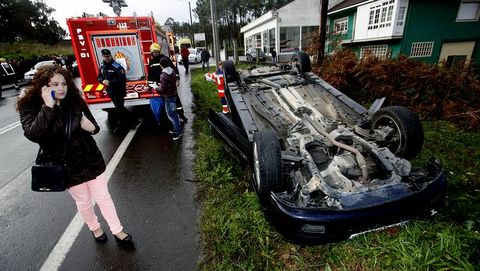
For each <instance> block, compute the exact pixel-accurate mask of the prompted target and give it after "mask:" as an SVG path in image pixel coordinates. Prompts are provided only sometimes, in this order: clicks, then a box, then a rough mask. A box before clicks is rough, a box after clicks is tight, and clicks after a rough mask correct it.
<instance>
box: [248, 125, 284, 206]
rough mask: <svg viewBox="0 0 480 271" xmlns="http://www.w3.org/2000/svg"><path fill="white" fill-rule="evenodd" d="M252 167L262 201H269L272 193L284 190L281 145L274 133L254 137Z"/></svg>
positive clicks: (260, 133)
mask: <svg viewBox="0 0 480 271" xmlns="http://www.w3.org/2000/svg"><path fill="white" fill-rule="evenodd" d="M252 166H253V184H254V186H255V189H256V191H257V194H258V196H259V198H260V199H261V200H264V199H267V198H268V196H269V194H270V192H271V191H274V192H278V191H281V190H282V189H283V188H284V185H283V182H282V155H281V152H280V143H279V141H278V137H277V134H276V133H275V132H274V131H272V130H264V131H258V132H256V133H255V134H254V135H253V150H252Z"/></svg>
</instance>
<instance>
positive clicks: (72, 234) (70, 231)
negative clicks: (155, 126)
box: [40, 126, 138, 271]
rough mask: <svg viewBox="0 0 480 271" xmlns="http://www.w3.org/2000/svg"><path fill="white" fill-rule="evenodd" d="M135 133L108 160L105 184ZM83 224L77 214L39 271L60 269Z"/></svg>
mask: <svg viewBox="0 0 480 271" xmlns="http://www.w3.org/2000/svg"><path fill="white" fill-rule="evenodd" d="M137 128H138V126H137ZM136 132H137V129H135V130H130V132H128V134H127V135H126V136H125V138H124V139H123V141H122V143H121V144H120V146H119V147H118V148H117V151H116V152H115V154H114V155H113V156H112V159H110V161H109V162H108V165H107V169H106V170H105V175H106V178H107V182H108V181H109V180H110V177H111V176H112V174H113V172H114V171H115V168H116V167H117V165H118V163H119V162H120V160H121V159H122V156H123V154H125V151H126V150H127V148H128V145H130V142H131V141H132V139H133V136H135V133H136ZM94 204H95V203H94ZM83 224H84V223H83V219H82V217H81V216H80V214H79V213H78V212H77V214H76V215H75V217H73V219H72V221H71V222H70V224H69V225H68V227H67V229H66V230H65V232H63V234H62V237H60V240H58V242H57V244H56V245H55V247H54V248H53V250H52V251H51V252H50V255H49V256H48V258H47V259H46V260H45V262H44V263H43V265H42V267H41V268H40V271H53V270H58V268H60V265H61V264H62V262H63V260H65V256H66V255H67V253H68V251H69V250H70V248H71V247H72V245H73V242H75V240H76V239H77V237H78V234H79V233H80V230H81V229H82V227H83Z"/></svg>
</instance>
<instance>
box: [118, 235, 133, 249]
mask: <svg viewBox="0 0 480 271" xmlns="http://www.w3.org/2000/svg"><path fill="white" fill-rule="evenodd" d="M114 236H115V240H116V241H117V243H118V245H119V246H121V247H123V248H134V247H135V245H134V244H133V241H132V239H133V238H132V236H131V235H130V234H129V233H127V236H126V237H125V238H123V239H120V238H118V237H117V236H116V235H114Z"/></svg>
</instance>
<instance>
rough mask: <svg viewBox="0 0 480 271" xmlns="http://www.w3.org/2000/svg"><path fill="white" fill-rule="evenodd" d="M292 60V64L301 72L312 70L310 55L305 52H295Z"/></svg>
mask: <svg viewBox="0 0 480 271" xmlns="http://www.w3.org/2000/svg"><path fill="white" fill-rule="evenodd" d="M290 62H291V64H292V66H293V67H296V68H297V70H298V71H299V72H300V73H304V72H311V71H312V65H311V63H310V57H309V56H308V54H307V53H305V52H298V53H296V54H294V55H293V57H292V59H291V61H290Z"/></svg>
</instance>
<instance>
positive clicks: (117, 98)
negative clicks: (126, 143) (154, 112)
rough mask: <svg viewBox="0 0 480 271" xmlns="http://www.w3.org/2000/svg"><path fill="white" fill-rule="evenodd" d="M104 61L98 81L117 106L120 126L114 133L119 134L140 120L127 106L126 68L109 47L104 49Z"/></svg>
mask: <svg viewBox="0 0 480 271" xmlns="http://www.w3.org/2000/svg"><path fill="white" fill-rule="evenodd" d="M102 57H103V63H102V65H101V67H100V69H99V71H98V82H100V83H101V84H103V85H104V86H105V87H106V90H107V93H108V96H109V97H110V99H111V100H112V103H113V105H114V106H115V111H116V113H117V116H118V126H117V128H115V129H114V130H113V133H114V134H116V135H119V134H121V133H123V132H125V131H126V130H128V129H130V128H131V129H134V128H135V127H136V126H137V125H138V120H137V119H136V118H135V117H134V116H133V115H132V113H130V111H128V110H127V109H126V108H125V95H126V94H127V76H126V74H125V69H124V68H123V67H122V65H120V63H118V62H116V61H115V59H113V57H112V53H111V52H110V50H108V49H103V50H102Z"/></svg>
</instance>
